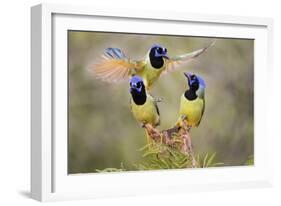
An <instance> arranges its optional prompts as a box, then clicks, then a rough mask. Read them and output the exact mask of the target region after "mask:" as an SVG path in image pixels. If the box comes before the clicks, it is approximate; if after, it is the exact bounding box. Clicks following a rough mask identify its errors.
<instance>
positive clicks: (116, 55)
mask: <svg viewBox="0 0 281 206" xmlns="http://www.w3.org/2000/svg"><path fill="white" fill-rule="evenodd" d="M143 64H144V62H143V61H130V59H128V58H127V57H126V55H125V54H124V53H123V52H122V51H121V50H120V49H118V48H107V49H106V50H105V53H104V54H103V55H102V60H101V61H100V62H99V63H97V64H94V65H93V67H92V71H93V74H94V76H96V77H97V78H99V79H102V80H104V81H108V82H119V81H122V80H125V79H127V78H128V77H129V76H131V75H133V74H134V73H136V71H137V70H139V69H141V68H142V67H143Z"/></svg>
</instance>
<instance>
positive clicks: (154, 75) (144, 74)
mask: <svg viewBox="0 0 281 206" xmlns="http://www.w3.org/2000/svg"><path fill="white" fill-rule="evenodd" d="M164 61H165V63H164V65H163V67H161V68H159V69H155V68H153V67H152V66H151V64H150V63H147V64H146V65H145V66H144V68H143V69H141V70H139V71H137V73H136V74H137V75H139V76H140V77H141V78H142V79H143V80H144V85H145V88H146V89H147V90H150V88H151V87H152V85H153V84H154V83H155V82H156V81H157V79H158V78H159V76H160V74H161V73H162V72H163V71H164V70H165V68H166V64H167V63H166V60H164ZM146 62H149V59H147V60H146Z"/></svg>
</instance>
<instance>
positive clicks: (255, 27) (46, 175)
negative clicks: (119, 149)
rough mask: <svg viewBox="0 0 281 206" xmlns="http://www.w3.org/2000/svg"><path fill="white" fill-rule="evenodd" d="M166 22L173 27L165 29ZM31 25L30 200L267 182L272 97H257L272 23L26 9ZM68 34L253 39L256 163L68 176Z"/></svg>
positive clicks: (267, 67)
mask: <svg viewBox="0 0 281 206" xmlns="http://www.w3.org/2000/svg"><path fill="white" fill-rule="evenodd" d="M116 21H118V25H117V24H114V23H115V22H116ZM136 24H139V25H138V26H136ZM155 24H157V31H155ZM143 25H145V27H143ZM167 25H168V26H169V28H171V27H175V29H173V30H171V29H170V30H168V29H167ZM31 26H32V28H31V50H32V54H31V56H32V59H31V66H32V68H31V71H32V72H31V81H32V84H31V93H32V99H31V108H32V114H31V123H32V124H31V125H32V128H31V196H32V198H34V199H36V200H40V201H52V200H67V199H83V198H96V197H113V196H121V195H135V194H151V193H152V194H153V193H171V192H188V191H206V190H207V191H209V190H213V189H221V190H224V189H238V188H248V187H268V186H272V185H273V161H272V156H273V151H272V149H273V134H272V132H271V131H270V130H269V123H268V121H267V119H268V118H269V117H270V114H269V112H270V110H269V107H270V97H269V98H267V99H265V98H262V94H263V92H264V90H265V88H264V87H263V86H262V84H261V82H264V81H268V78H266V77H268V76H270V75H272V72H273V66H272V64H273V60H272V58H273V54H272V51H273V48H272V45H273V32H272V29H273V21H272V19H269V18H256V17H255V18H254V17H234V16H219V15H199V14H188V13H169V15H167V14H166V13H164V12H163V13H162V12H161V11H155V12H151V11H138V10H135V11H133V10H130V11H127V10H112V9H109V8H108V9H106V8H105V9H103V8H91V7H80V6H79V7H78V6H66V5H55V4H40V5H37V6H34V7H32V8H31ZM185 26H187V27H185ZM183 28H184V29H183ZM187 28H192V29H187ZM68 29H79V30H102V31H118V32H128V31H129V32H133V33H147V32H152V33H155V32H156V33H161V34H186V35H187V34H188V35H193V36H199V34H200V36H209V37H237V38H254V39H255V50H254V52H255V76H254V80H255V96H254V100H255V108H254V117H255V119H254V122H255V128H254V134H255V142H254V148H255V154H254V155H255V164H254V166H249V167H222V168H210V169H189V170H177V171H175V170H169V171H150V172H121V173H112V174H83V175H82V174H81V175H68V174H67V170H66V165H67V159H66V158H67V142H66V141H65V140H66V139H65V137H66V135H67V133H66V130H65V128H66V124H67V109H66V104H65V101H67V100H66V99H67V71H66V70H65V68H66V67H67V52H66V48H67V41H66V36H65V35H66V34H67V32H66V31H67V30H68ZM57 68H60V69H57ZM267 84H271V82H270V81H268V82H267ZM172 179H173V180H175V179H176V180H177V181H171V180H172Z"/></svg>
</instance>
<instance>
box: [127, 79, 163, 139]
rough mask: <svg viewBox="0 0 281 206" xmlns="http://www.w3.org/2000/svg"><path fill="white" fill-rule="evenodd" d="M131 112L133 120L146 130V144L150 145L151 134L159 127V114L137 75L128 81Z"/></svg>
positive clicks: (154, 102) (155, 104) (152, 99)
mask: <svg viewBox="0 0 281 206" xmlns="http://www.w3.org/2000/svg"><path fill="white" fill-rule="evenodd" d="M130 93H131V100H130V104H131V111H132V113H133V116H134V118H135V119H136V120H137V121H138V122H139V123H141V125H142V126H143V127H145V128H146V135H147V141H148V143H151V138H150V137H151V133H158V135H159V132H158V131H157V130H156V129H155V128H156V127H157V126H158V125H160V114H159V109H158V106H157V103H156V101H155V100H154V98H153V97H152V96H151V95H149V94H148V93H147V92H146V89H145V85H144V82H143V79H142V78H141V77H139V76H137V75H135V76H133V77H132V78H131V79H130Z"/></svg>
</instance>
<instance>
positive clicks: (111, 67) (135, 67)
mask: <svg viewBox="0 0 281 206" xmlns="http://www.w3.org/2000/svg"><path fill="white" fill-rule="evenodd" d="M214 43H215V41H213V42H212V43H210V44H209V45H207V46H206V47H203V48H201V49H198V50H196V51H193V52H190V53H186V54H182V55H179V56H175V57H169V56H168V52H167V49H166V48H165V47H162V46H160V45H157V44H155V45H153V46H152V47H151V48H150V49H149V51H148V52H147V54H146V55H145V57H144V58H143V59H142V60H137V61H136V60H131V59H130V58H128V57H127V56H126V55H125V54H124V53H123V52H122V51H121V50H120V49H118V48H107V49H106V50H105V52H104V54H103V55H102V60H101V61H100V62H99V63H97V64H94V65H93V67H92V71H93V73H94V75H95V76H96V77H97V78H99V79H102V80H104V81H108V82H119V81H122V80H125V79H127V78H130V77H132V76H134V75H138V76H140V77H141V78H142V79H143V81H144V85H145V87H146V89H147V90H148V91H150V90H151V88H152V86H153V84H154V83H155V82H156V80H157V79H158V78H159V76H160V75H161V74H166V73H169V72H171V71H173V70H175V69H177V68H179V66H180V65H182V64H184V63H186V62H189V61H191V60H193V59H195V58H196V57H198V56H200V55H201V54H203V53H204V52H205V51H206V50H207V49H208V48H209V47H211V46H213V45H214Z"/></svg>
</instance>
